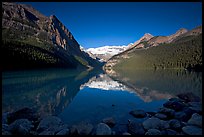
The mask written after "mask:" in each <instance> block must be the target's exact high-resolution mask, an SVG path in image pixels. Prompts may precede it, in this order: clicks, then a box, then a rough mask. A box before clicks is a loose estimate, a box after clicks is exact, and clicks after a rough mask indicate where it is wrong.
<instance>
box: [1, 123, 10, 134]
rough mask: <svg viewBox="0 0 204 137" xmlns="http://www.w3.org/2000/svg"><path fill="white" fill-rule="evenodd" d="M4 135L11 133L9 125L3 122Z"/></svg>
mask: <svg viewBox="0 0 204 137" xmlns="http://www.w3.org/2000/svg"><path fill="white" fill-rule="evenodd" d="M2 135H11V133H10V131H9V125H7V124H3V123H2Z"/></svg>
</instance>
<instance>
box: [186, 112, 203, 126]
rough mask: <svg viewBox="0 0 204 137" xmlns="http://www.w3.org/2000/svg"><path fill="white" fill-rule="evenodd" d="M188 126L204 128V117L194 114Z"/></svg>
mask: <svg viewBox="0 0 204 137" xmlns="http://www.w3.org/2000/svg"><path fill="white" fill-rule="evenodd" d="M188 124H189V125H195V126H199V127H202V116H201V115H199V114H197V113H194V114H193V115H192V117H191V119H189V120H188Z"/></svg>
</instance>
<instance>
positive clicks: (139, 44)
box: [104, 26, 202, 74]
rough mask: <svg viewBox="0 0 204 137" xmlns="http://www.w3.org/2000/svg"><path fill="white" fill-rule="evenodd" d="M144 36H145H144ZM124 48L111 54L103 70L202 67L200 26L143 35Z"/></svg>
mask: <svg viewBox="0 0 204 137" xmlns="http://www.w3.org/2000/svg"><path fill="white" fill-rule="evenodd" d="M145 36H147V37H145ZM145 36H143V37H142V38H141V39H140V40H139V41H136V42H135V43H134V44H133V45H132V46H131V47H129V48H128V49H127V50H125V51H123V52H121V53H119V54H117V55H114V56H113V57H111V58H110V59H109V60H108V62H107V63H106V64H105V66H104V69H105V70H106V72H107V73H109V74H114V73H115V71H114V70H115V69H133V68H134V69H147V68H150V69H151V68H153V69H158V68H185V69H199V70H200V69H201V68H202V26H199V27H196V28H194V29H192V30H189V31H188V30H187V29H184V28H182V29H179V30H178V31H177V32H176V33H175V34H172V35H170V36H154V37H153V36H152V35H151V34H148V35H147V34H146V35H145Z"/></svg>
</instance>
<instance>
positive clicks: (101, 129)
mask: <svg viewBox="0 0 204 137" xmlns="http://www.w3.org/2000/svg"><path fill="white" fill-rule="evenodd" d="M111 132H112V131H111V128H110V127H109V126H108V125H106V124H105V123H99V124H98V125H97V127H96V135H111Z"/></svg>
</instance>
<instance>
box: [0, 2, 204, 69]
mask: <svg viewBox="0 0 204 137" xmlns="http://www.w3.org/2000/svg"><path fill="white" fill-rule="evenodd" d="M201 37H202V26H199V27H196V28H195V29H192V30H187V29H184V28H181V29H179V30H178V31H176V32H175V34H172V35H170V36H153V35H151V34H149V33H145V34H144V36H143V37H141V38H140V39H139V40H137V41H135V42H134V43H130V44H128V45H127V46H126V45H123V46H103V47H98V48H89V49H84V48H83V47H81V46H80V45H79V43H78V42H77V41H76V40H75V38H74V36H73V35H72V33H71V32H70V31H69V30H68V29H67V28H66V27H65V26H64V25H63V23H62V22H60V20H59V19H58V18H57V17H56V16H55V15H51V16H49V17H47V16H44V15H43V14H41V13H40V12H39V11H37V10H35V9H34V8H32V7H31V6H29V5H25V4H16V3H8V2H3V3H2V50H1V51H2V53H1V54H2V56H3V57H4V58H3V60H2V68H3V69H16V68H35V67H37V68H39V67H66V68H75V69H76V68H77V69H89V68H97V67H100V68H101V67H102V66H103V65H104V63H106V62H107V63H106V64H105V66H104V68H105V69H106V70H109V69H110V70H113V69H112V68H113V67H116V68H117V67H118V68H120V67H122V68H124V67H128V68H195V67H200V66H202V38H201Z"/></svg>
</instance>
